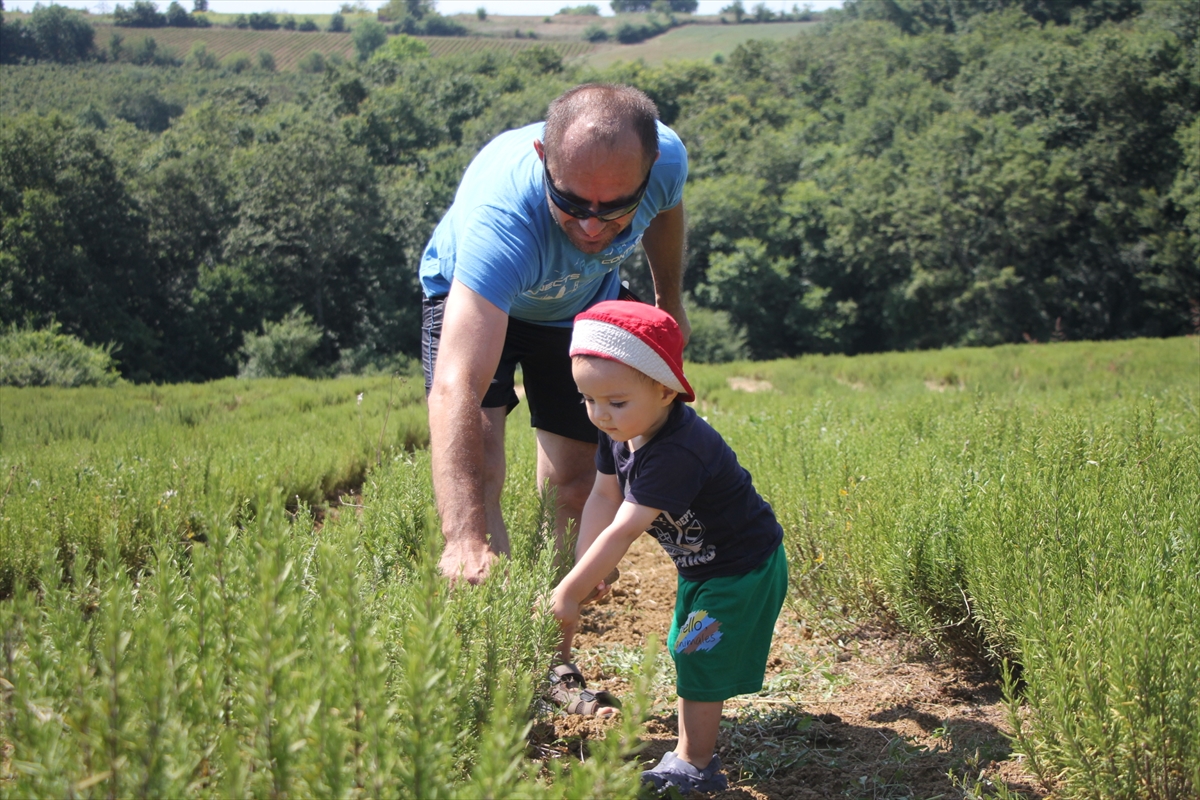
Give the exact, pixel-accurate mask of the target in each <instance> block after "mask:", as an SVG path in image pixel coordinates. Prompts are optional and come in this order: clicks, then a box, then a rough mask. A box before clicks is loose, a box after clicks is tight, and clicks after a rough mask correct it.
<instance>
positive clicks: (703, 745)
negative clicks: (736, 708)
mask: <svg viewBox="0 0 1200 800" xmlns="http://www.w3.org/2000/svg"><path fill="white" fill-rule="evenodd" d="M724 706H725V703H724V702H722V701H720V700H718V701H717V702H715V703H702V702H700V701H698V700H684V699H683V698H682V697H681V698H679V744H678V745H676V747H675V755H677V756H679V757H680V758H682V759H683V760H684V761H686V762H688V763H689V764H691V765H692V766H693V767H695V768H696V769H704V768H705V767H707V766H708V762H710V761H712V757H713V751H714V750H716V748H717V731H718V730H719V729H720V727H721V710H722V709H723V708H724Z"/></svg>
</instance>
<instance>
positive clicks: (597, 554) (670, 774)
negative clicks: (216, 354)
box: [553, 300, 788, 792]
mask: <svg viewBox="0 0 1200 800" xmlns="http://www.w3.org/2000/svg"><path fill="white" fill-rule="evenodd" d="M570 352H571V357H572V372H573V375H574V378H575V383H576V385H577V386H578V387H579V392H580V394H581V395H582V396H583V402H584V403H585V404H586V406H587V412H588V416H589V417H590V419H591V421H592V423H593V424H594V425H595V426H596V427H597V428H599V429H600V444H599V447H598V449H597V452H596V470H597V474H596V483H595V485H594V486H593V487H592V492H591V495H590V496H589V497H588V500H587V503H586V504H585V505H584V509H583V515H582V519H581V520H580V526H579V542H578V546H577V548H576V562H575V566H574V568H573V569H572V570H571V571H570V573H568V574H567V576H566V577H565V578H563V580H562V582H561V583H560V584H559V585H558V586H557V587H556V588H555V590H554V597H553V611H554V615H555V617H556V618H557V619H558V620H559V623H560V625H561V626H562V632H563V641H562V646H561V648H560V651H559V657H560V659H561V661H562V664H560V665H559V666H558V667H556V668H555V673H554V675H553V679H554V680H556V681H558V682H560V683H563V684H569V685H571V686H573V687H575V688H576V689H577V690H583V691H582V692H581V694H582V695H583V696H584V699H585V700H586V701H588V702H587V703H586V704H582V705H581V704H576V706H575V710H576V711H582V712H583V713H613V712H611V711H608V709H607V706H609V705H612V704H613V703H612V702H611V700H610V698H609V696H607V694H606V693H602V692H597V693H591V692H587V691H586V687H585V686H584V684H583V678H582V676H581V675H580V674H579V671H578V669H577V668H575V666H574V665H573V664H571V645H572V639H573V638H574V635H575V630H576V626H577V625H578V621H579V607H580V605H581V604H582V603H584V602H586V601H587V599H588V597H589V595H590V594H592V593H593V592H594V591H595V590H596V589H599V590H600V591H601V592H606V591H607V590H608V586H607V585H606V582H605V578H606V576H608V575H609V573H610V572H611V571H612V570H613V569H614V568H615V567H616V566H617V564H618V563H619V562H620V560H621V558H622V557H623V556H624V555H625V552H626V551H627V550H628V549H629V546H630V545H631V544H632V543H633V541H634V540H635V539H636V538H637V537H638V536H640V535H642V533H643V532H645V533H649V534H651V535H652V536H654V537H655V538H656V539H657V540H658V542H659V544H661V545H662V547H663V549H665V550H666V551H667V554H668V555H670V556H671V558H672V559H673V560H674V562H675V567H676V569H677V570H678V571H679V576H678V590H677V592H678V593H677V596H676V601H675V616H674V620H673V622H672V624H671V631H670V633H669V634H668V636H667V647H668V649H669V650H670V653H671V657H672V658H673V659H674V661H675V670H676V675H677V677H676V691H677V693H678V695H679V743H678V744H677V746H676V747H675V749H674V750H673V751H671V752H668V753H666V754H665V755H664V756H663V757H662V760H661V761H660V762H659V763H658V764H657V765H656V766H655V767H653V768H652V769H649V770H646V771H645V772H643V773H642V780H643V782H645V783H649V784H652V785H653V786H654V788H655V789H658V790H663V789H666V788H667V787H668V786H671V785H674V786H676V787H678V789H679V790H680V791H683V792H688V791H702V792H712V791H719V790H722V789H725V788H727V786H728V780H727V779H726V777H725V775H724V774H723V773H722V772H721V762H720V759H719V758H718V756H716V755H715V754H714V752H713V751H714V749H715V748H716V742H717V730H718V728H719V726H720V722H721V710H722V707H723V704H724V701H725V700H727V699H729V698H730V697H733V696H735V695H739V694H747V693H752V692H757V691H759V690H760V689H761V688H762V683H763V673H764V672H765V670H766V663H767V653H768V651H769V650H770V647H771V637H772V634H773V632H774V628H775V620H776V618H777V617H778V615H779V609H780V607H781V606H782V604H783V598H784V595H785V594H786V592H787V582H788V581H787V560H786V558H785V555H784V548H783V544H782V542H783V530H782V528H780V526H779V523H778V521H776V519H775V514H774V512H773V511H772V510H771V507H770V506H769V505H768V504H767V503H766V501H764V500H763V499H762V497H760V496H759V494H758V492H756V491H755V490H754V486H753V484H752V483H751V481H750V474H749V473H748V472H746V470H745V469H743V468H742V467H741V466H740V465H739V464H738V462H737V457H736V456H735V455H734V453H733V450H731V449H730V448H729V446H728V445H727V444H725V441H724V440H723V439H722V438H721V436H720V434H718V433H717V432H716V431H714V430H713V429H712V428H711V427H710V426H709V425H708V423H707V422H705V421H704V420H702V419H700V417H698V416H697V415H696V412H695V411H693V410H692V408H691V407H690V406H687V405H685V403H689V402H692V401H693V400H695V394H694V393H693V392H692V389H691V387H690V386H689V385H688V382H687V379H686V378H685V377H684V374H683V337H682V335H681V333H680V330H679V326H678V325H677V324H676V323H675V320H674V319H672V317H671V316H670V315H669V314H667V313H666V312H664V311H661V310H659V309H657V308H655V307H654V306H650V305H647V304H645V303H636V302H628V301H620V300H612V301H607V302H603V303H599V304H597V305H595V306H593V307H592V308H591V309H589V310H587V311H585V312H583V313H582V314H580V315H578V316H577V317H576V318H575V328H574V332H573V334H572V337H571V351H570ZM569 710H570V709H569Z"/></svg>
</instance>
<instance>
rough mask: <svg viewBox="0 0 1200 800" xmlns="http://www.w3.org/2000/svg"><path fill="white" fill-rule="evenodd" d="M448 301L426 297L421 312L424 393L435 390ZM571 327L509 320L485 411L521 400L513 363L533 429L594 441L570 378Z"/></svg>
mask: <svg viewBox="0 0 1200 800" xmlns="http://www.w3.org/2000/svg"><path fill="white" fill-rule="evenodd" d="M445 304H446V298H445V297H444V296H443V297H433V298H426V299H425V300H424V302H423V303H422V309H421V366H422V367H423V368H424V369H425V394H426V396H428V394H429V391H430V389H431V388H432V387H433V365H434V362H435V361H437V351H438V342H439V340H440V339H441V337H442V309H443V306H445ZM570 350H571V329H570V328H556V327H553V326H550V325H534V324H533V323H531V322H522V321H521V320H519V319H513V318H512V317H509V318H508V331H507V333H505V336H504V350H503V351H502V352H501V353H500V365H499V366H498V367H496V376H495V377H494V378H492V385H491V386H489V387H488V390H487V394H485V395H484V396H483V403H482V406H483V407H484V408H501V407H504V408H507V409H508V410H509V411H512V410H513V409H514V408H516V407H517V404H518V403H519V402H520V400H519V399H518V398H517V392H516V388H515V382H514V380H513V378H514V375H515V373H516V370H517V364H520V365H521V370H522V372H523V374H524V381H525V398H526V399H527V400H528V401H529V418H530V423H531V424H532V425H533V427H535V428H538V429H539V430H543V431H549V432H550V433H556V434H558V435H559V436H565V437H567V438H568V439H575V440H576V441H580V442H588V443H593V444H594V443H595V442H596V441H597V436H596V426H595V425H593V424H592V421H591V420H590V419H588V415H587V408H586V407H585V406H584V404H583V400H582V398H581V397H580V396H579V389H578V388H576V386H575V378H574V377H572V376H571V357H570V356H569V355H568V353H569V352H570Z"/></svg>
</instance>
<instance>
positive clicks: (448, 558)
mask: <svg viewBox="0 0 1200 800" xmlns="http://www.w3.org/2000/svg"><path fill="white" fill-rule="evenodd" d="M495 560H496V555H495V553H492V552H491V551H490V550H486V551H484V553H483V554H482V555H471V554H463V553H456V552H446V553H443V554H442V558H441V561H439V562H438V569H439V570H440V571H441V573H442V575H443V576H445V577H446V578H447V579H448V580H449V581H450V582H451V583H458V582H459V581H466V582H467V583H468V584H470V585H471V586H478V585H479V584H481V583H483V582H484V580H486V579H487V576H488V572H489V571H490V569H491V566H492V562H493V561H495Z"/></svg>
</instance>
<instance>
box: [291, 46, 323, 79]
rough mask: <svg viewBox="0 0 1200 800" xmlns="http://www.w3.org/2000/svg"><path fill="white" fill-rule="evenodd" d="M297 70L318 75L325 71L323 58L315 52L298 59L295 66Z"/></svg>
mask: <svg viewBox="0 0 1200 800" xmlns="http://www.w3.org/2000/svg"><path fill="white" fill-rule="evenodd" d="M296 67H297V69H299V70H300V71H301V72H309V73H313V74H315V73H318V72H324V71H325V56H323V55H321V54H320V53H319V52H317V51H316V50H314V51H312V52H311V53H309V54H308V55H306V56H304V57H303V58H301V59H300V61H299V62H298V63H297V64H296Z"/></svg>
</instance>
